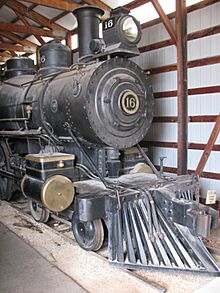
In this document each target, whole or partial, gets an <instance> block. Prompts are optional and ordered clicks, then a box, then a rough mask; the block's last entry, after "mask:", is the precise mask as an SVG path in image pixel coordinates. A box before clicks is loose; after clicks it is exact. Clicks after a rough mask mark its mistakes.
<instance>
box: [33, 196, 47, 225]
mask: <svg viewBox="0 0 220 293" xmlns="http://www.w3.org/2000/svg"><path fill="white" fill-rule="evenodd" d="M28 206H29V209H30V212H31V215H32V217H33V218H34V219H35V221H36V222H40V223H46V222H47V221H48V220H49V217H50V213H49V212H48V210H46V209H45V208H44V207H42V205H41V204H40V203H38V202H36V201H33V200H32V199H30V198H28Z"/></svg>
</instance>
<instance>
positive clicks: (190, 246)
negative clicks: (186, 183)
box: [107, 192, 220, 276]
mask: <svg viewBox="0 0 220 293" xmlns="http://www.w3.org/2000/svg"><path fill="white" fill-rule="evenodd" d="M109 201H110V202H109V208H108V211H107V216H108V232H109V234H108V235H109V236H108V247H109V262H110V264H112V265H115V266H119V267H123V268H128V269H162V270H179V271H190V272H197V273H208V274H211V275H213V276H220V268H219V267H218V265H217V264H216V262H215V260H214V259H213V257H212V256H211V255H210V253H209V252H208V250H207V249H206V247H205V245H204V244H203V242H202V240H201V239H200V238H199V237H197V236H194V235H193V234H192V233H191V231H190V230H189V228H188V227H186V226H183V225H180V224H177V223H174V222H173V221H170V220H169V219H168V217H167V216H165V215H164V212H162V209H160V208H159V207H158V206H157V205H156V204H155V202H154V199H153V198H152V196H151V194H150V193H149V192H136V193H135V194H133V195H132V192H131V193H130V194H127V195H123V196H120V197H119V196H118V197H117V198H109Z"/></svg>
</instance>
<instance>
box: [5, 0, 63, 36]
mask: <svg viewBox="0 0 220 293" xmlns="http://www.w3.org/2000/svg"><path fill="white" fill-rule="evenodd" d="M6 5H7V6H8V7H9V8H11V9H12V10H13V11H15V10H16V11H18V12H19V13H20V14H22V15H23V16H25V17H28V18H30V19H32V20H33V21H35V22H37V23H39V24H41V25H42V26H44V27H47V28H49V29H52V30H59V31H67V29H65V28H64V27H62V26H61V25H59V24H56V23H52V24H51V23H50V20H49V19H48V18H46V17H45V16H43V15H41V14H39V13H38V12H36V11H33V10H30V11H29V10H28V9H27V7H26V6H25V5H23V4H21V3H20V2H18V1H16V0H8V2H7V3H6Z"/></svg>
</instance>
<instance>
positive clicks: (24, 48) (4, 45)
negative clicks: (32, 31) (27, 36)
mask: <svg viewBox="0 0 220 293" xmlns="http://www.w3.org/2000/svg"><path fill="white" fill-rule="evenodd" d="M0 50H9V51H17V52H26V53H32V54H33V53H35V52H36V47H30V46H17V45H11V44H8V43H0Z"/></svg>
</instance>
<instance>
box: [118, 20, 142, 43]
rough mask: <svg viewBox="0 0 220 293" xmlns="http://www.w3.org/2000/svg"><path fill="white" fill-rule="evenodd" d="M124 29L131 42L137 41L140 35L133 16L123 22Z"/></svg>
mask: <svg viewBox="0 0 220 293" xmlns="http://www.w3.org/2000/svg"><path fill="white" fill-rule="evenodd" d="M122 31H123V33H124V36H125V38H126V39H127V40H128V41H129V42H135V41H136V40H137V38H138V36H139V31H138V27H137V24H136V23H135V22H134V20H133V18H132V17H127V18H126V19H125V20H124V22H123V24H122Z"/></svg>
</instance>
